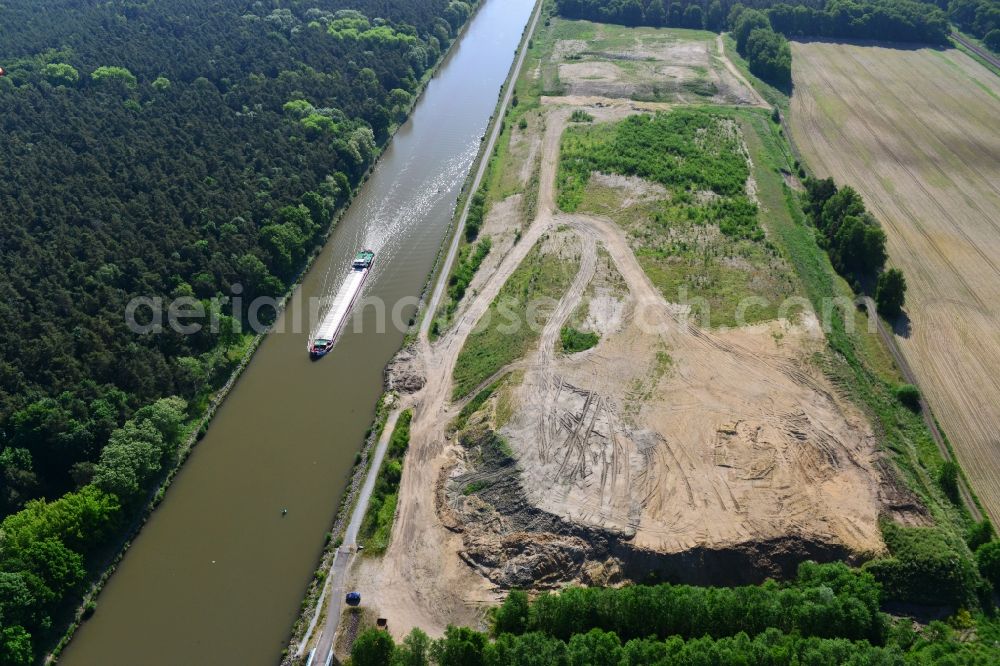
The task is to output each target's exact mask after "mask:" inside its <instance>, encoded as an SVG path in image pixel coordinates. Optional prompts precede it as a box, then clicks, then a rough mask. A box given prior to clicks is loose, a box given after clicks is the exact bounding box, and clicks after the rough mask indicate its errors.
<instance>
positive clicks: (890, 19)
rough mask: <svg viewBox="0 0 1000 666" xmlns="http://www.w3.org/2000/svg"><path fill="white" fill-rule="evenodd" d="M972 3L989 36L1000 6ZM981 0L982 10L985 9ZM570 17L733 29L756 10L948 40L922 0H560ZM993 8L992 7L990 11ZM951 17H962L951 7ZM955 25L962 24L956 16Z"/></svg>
mask: <svg viewBox="0 0 1000 666" xmlns="http://www.w3.org/2000/svg"><path fill="white" fill-rule="evenodd" d="M955 3H968V4H967V5H964V6H965V7H966V8H965V9H964V10H962V12H961V13H960V16H961V17H962V19H963V21H965V22H966V23H967V24H968V25H970V26H972V25H975V26H977V27H976V28H975V30H974V31H973V32H974V34H977V35H979V34H982V35H985V34H986V33H987V32H989V30H992V29H993V28H995V27H997V26H1000V20H998V18H997V14H998V13H1000V10H998V9H997V4H996V3H995V2H991V0H978V2H977V0H953V3H952V4H955ZM980 3H981V4H982V8H981V9H980ZM557 6H558V9H559V13H560V14H561V15H562V16H564V17H566V18H580V19H588V20H592V21H604V22H609V23H622V24H624V25H651V26H670V27H675V28H705V29H707V30H713V31H721V30H724V29H727V28H728V29H732V28H733V24H734V18H735V16H734V13H733V12H734V9H735V10H736V13H737V14H738V13H739V11H741V9H742V8H747V9H756V10H759V11H761V12H762V13H763V14H765V15H766V16H767V17H768V18H769V19H770V23H771V25H772V27H773V29H774V30H775V31H776V32H779V33H782V34H784V35H785V36H801V35H807V36H811V37H837V38H851V39H882V40H893V41H901V42H930V43H935V44H944V43H946V42H947V38H948V33H949V28H948V15H947V14H946V13H945V12H944V11H942V9H941V8H939V7H937V6H935V5H933V4H932V3H927V2H921V1H920V0H803V1H801V2H795V1H791V2H774V0H741V1H734V0H707V1H705V0H677V1H676V2H671V1H670V0H557ZM991 7H992V9H991ZM949 13H950V14H952V16H953V17H954V16H958V15H959V14H956V13H954V12H951V11H950V10H949ZM953 20H955V22H956V23H958V24H959V25H963V23H962V22H961V21H959V20H957V19H953Z"/></svg>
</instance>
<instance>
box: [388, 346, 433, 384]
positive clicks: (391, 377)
mask: <svg viewBox="0 0 1000 666" xmlns="http://www.w3.org/2000/svg"><path fill="white" fill-rule="evenodd" d="M425 374H426V372H425V369H424V367H423V360H422V359H421V357H420V355H419V354H418V353H417V352H416V350H415V349H414V348H413V347H412V346H410V347H405V348H403V349H401V350H400V351H399V353H398V354H396V355H395V356H394V357H393V359H392V361H390V362H389V365H388V366H387V367H386V369H385V390H386V391H388V392H395V393H399V394H407V393H416V392H417V391H419V390H420V389H422V388H423V387H424V384H425V383H426V381H427V380H426V378H425Z"/></svg>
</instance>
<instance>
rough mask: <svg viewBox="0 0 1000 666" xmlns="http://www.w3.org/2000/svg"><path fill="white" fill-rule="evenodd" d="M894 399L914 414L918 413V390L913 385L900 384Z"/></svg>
mask: <svg viewBox="0 0 1000 666" xmlns="http://www.w3.org/2000/svg"><path fill="white" fill-rule="evenodd" d="M896 399H897V400H899V401H900V402H901V403H903V405H905V406H906V407H908V408H909V409H911V410H913V411H914V412H919V411H920V389H918V388H917V387H916V386H914V385H913V384H901V385H899V386H897V387H896Z"/></svg>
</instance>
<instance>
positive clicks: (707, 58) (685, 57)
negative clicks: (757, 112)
mask: <svg viewBox="0 0 1000 666" xmlns="http://www.w3.org/2000/svg"><path fill="white" fill-rule="evenodd" d="M546 39H547V40H548V41H547V42H546V46H547V53H546V54H545V58H544V60H543V62H542V63H541V64H540V67H539V69H538V70H537V72H538V76H540V77H541V81H542V91H543V93H544V94H546V95H569V96H579V97H606V98H612V99H616V98H617V99H633V100H638V101H646V102H679V103H691V102H716V103H731V104H745V103H751V102H752V100H754V99H755V97H754V93H753V92H752V91H751V90H750V89H749V88H748V87H747V86H746V84H745V83H744V82H743V81H741V80H740V79H739V78H738V77H737V76H735V75H734V73H733V72H732V71H730V70H729V69H728V68H727V67H726V64H725V60H724V59H723V58H722V57H721V51H720V42H719V40H718V37H717V35H715V34H714V33H711V32H705V31H701V30H676V29H667V28H627V27H625V26H620V25H610V24H602V23H591V22H590V21H567V20H565V19H552V26H551V30H550V31H549V34H548V35H547V36H546Z"/></svg>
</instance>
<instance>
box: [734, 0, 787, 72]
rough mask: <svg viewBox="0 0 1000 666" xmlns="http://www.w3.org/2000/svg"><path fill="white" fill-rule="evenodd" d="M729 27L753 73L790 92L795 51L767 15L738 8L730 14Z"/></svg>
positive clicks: (738, 48)
mask: <svg viewBox="0 0 1000 666" xmlns="http://www.w3.org/2000/svg"><path fill="white" fill-rule="evenodd" d="M728 24H729V30H730V32H732V35H733V39H735V40H736V50H737V51H738V52H739V54H740V55H741V56H743V57H744V58H746V61H747V65H748V66H749V67H750V71H751V72H753V73H754V74H755V75H757V76H759V77H760V78H761V79H763V80H765V81H767V82H768V83H772V84H774V85H776V86H778V87H782V88H787V87H788V86H789V85H790V84H791V82H792V49H791V47H790V46H789V45H788V40H787V39H785V37H784V36H783V35H781V34H779V33H777V32H775V31H774V30H773V29H772V28H771V22H770V21H769V20H768V17H767V14H766V13H765V12H762V11H758V10H756V9H745V8H744V7H743V6H742V5H736V6H735V7H733V9H732V10H731V11H730V12H729V19H728Z"/></svg>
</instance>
